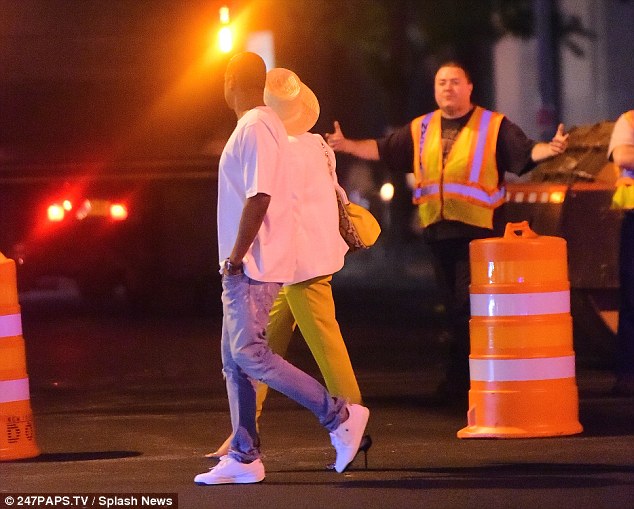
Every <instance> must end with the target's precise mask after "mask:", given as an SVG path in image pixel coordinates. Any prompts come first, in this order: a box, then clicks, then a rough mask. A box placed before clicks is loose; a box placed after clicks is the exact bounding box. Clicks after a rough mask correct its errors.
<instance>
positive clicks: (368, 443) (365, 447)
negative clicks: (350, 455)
mask: <svg viewBox="0 0 634 509" xmlns="http://www.w3.org/2000/svg"><path fill="white" fill-rule="evenodd" d="M370 447H372V437H371V436H370V435H363V437H361V443H360V444H359V449H358V450H357V454H356V455H355V457H354V459H357V456H358V455H359V453H360V452H362V453H363V460H364V465H365V469H366V470H367V469H368V451H369V450H370ZM352 461H354V460H352ZM334 469H335V464H334V463H330V464H328V465H326V470H334Z"/></svg>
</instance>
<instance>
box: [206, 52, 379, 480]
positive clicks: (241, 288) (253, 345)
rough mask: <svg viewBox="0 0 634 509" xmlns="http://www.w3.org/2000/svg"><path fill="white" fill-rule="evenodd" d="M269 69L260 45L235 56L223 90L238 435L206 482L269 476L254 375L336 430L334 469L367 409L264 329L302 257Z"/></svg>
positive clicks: (223, 193) (222, 200) (226, 311)
mask: <svg viewBox="0 0 634 509" xmlns="http://www.w3.org/2000/svg"><path fill="white" fill-rule="evenodd" d="M265 81H266V67H265V65H264V61H263V60H262V58H261V57H259V56H258V55H256V54H255V53H250V52H243V53H238V54H237V55H235V56H233V57H232V58H231V60H230V61H229V63H228V64H227V68H226V71H225V81H224V95H225V100H226V102H227V105H228V106H229V108H230V109H232V110H233V111H234V113H235V114H236V117H237V124H236V127H235V129H234V131H233V133H232V134H231V136H230V137H229V140H228V141H227V144H226V145H225V148H224V150H223V152H222V155H221V157H220V165H219V169H218V219H217V220H218V251H219V262H220V273H221V274H222V305H223V322H222V338H221V354H222V365H223V374H224V377H225V380H226V386H227V396H228V399H229V410H230V414H231V424H232V428H233V438H232V440H231V446H230V448H229V453H228V454H227V455H226V456H224V457H223V458H221V459H220V461H219V462H218V464H217V465H216V466H215V467H213V468H211V469H210V470H209V471H208V472H204V473H202V474H198V475H197V476H196V477H194V482H195V483H196V484H200V485H216V484H232V483H239V484H245V483H256V482H260V481H262V480H263V479H264V477H265V471H264V465H263V464H262V461H261V459H260V438H259V435H258V431H257V426H256V418H255V409H256V395H255V392H256V391H255V382H254V381H255V380H259V381H262V382H264V383H266V384H267V385H268V386H269V387H272V388H273V389H275V390H277V391H278V392H281V393H282V394H284V395H286V396H288V397H290V398H291V399H293V400H294V401H296V402H297V403H299V404H300V405H302V406H304V407H306V408H307V409H309V410H310V411H311V412H313V414H314V415H315V416H316V417H317V418H318V419H319V422H320V424H321V425H322V426H324V427H325V428H326V429H327V430H328V431H329V432H330V436H331V441H332V444H333V446H334V448H335V451H336V460H335V469H336V470H337V471H338V472H343V471H344V470H345V469H346V468H347V467H348V465H349V464H350V462H351V461H352V460H353V459H354V457H355V455H356V453H357V451H358V449H359V444H360V443H361V439H362V437H363V433H364V431H365V427H366V424H367V421H368V417H369V410H368V409H367V408H366V407H364V406H361V405H355V404H349V403H347V402H346V401H345V399H343V398H340V397H336V396H332V395H330V394H329V393H328V391H327V390H326V388H325V387H323V386H322V385H321V384H320V383H319V382H317V380H315V379H314V378H312V377H311V376H309V375H307V374H306V373H304V372H303V371H301V370H299V369H298V368H296V367H295V366H293V365H292V364H290V363H289V362H287V361H285V360H284V359H283V358H282V357H281V356H279V355H277V354H275V353H274V352H273V351H272V350H271V348H270V347H269V345H268V343H267V339H266V334H265V329H266V325H267V322H268V317H269V312H270V310H271V306H272V304H273V301H274V300H275V299H276V298H277V295H278V294H279V291H280V289H281V287H282V283H285V282H288V281H292V279H293V277H294V272H295V267H296V262H297V256H296V249H295V241H296V236H297V229H296V228H295V219H294V218H295V214H296V209H297V204H296V203H295V198H294V194H293V184H294V181H295V179H294V177H293V172H292V168H291V166H290V165H289V162H288V154H289V142H288V138H287V136H286V131H285V129H284V125H283V124H282V121H281V120H280V118H279V117H278V116H277V114H276V113H275V112H274V111H273V110H272V109H271V108H270V107H268V106H266V105H265V104H264V100H263V95H264V94H263V92H264V85H265Z"/></svg>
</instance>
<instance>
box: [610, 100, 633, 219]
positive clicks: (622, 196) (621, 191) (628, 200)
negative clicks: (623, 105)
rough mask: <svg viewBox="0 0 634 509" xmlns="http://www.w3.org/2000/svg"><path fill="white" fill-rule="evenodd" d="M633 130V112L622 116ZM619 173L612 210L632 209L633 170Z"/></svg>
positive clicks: (624, 169)
mask: <svg viewBox="0 0 634 509" xmlns="http://www.w3.org/2000/svg"><path fill="white" fill-rule="evenodd" d="M623 116H624V117H625V119H626V120H627V121H628V122H629V123H630V125H631V126H632V129H634V110H630V111H628V112H626V113H624V114H623ZM620 170H621V172H620V175H619V177H618V178H617V180H616V182H615V185H616V191H615V192H614V196H612V208H615V209H634V168H620Z"/></svg>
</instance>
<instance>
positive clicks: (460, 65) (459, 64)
mask: <svg viewBox="0 0 634 509" xmlns="http://www.w3.org/2000/svg"><path fill="white" fill-rule="evenodd" d="M443 67H456V68H457V69H462V71H463V72H464V75H465V76H466V78H467V83H472V81H471V73H470V72H469V69H467V67H466V66H465V65H464V64H463V63H462V62H459V61H458V60H447V61H446V62H443V63H442V64H440V65H439V66H438V71H440V69H442V68H443Z"/></svg>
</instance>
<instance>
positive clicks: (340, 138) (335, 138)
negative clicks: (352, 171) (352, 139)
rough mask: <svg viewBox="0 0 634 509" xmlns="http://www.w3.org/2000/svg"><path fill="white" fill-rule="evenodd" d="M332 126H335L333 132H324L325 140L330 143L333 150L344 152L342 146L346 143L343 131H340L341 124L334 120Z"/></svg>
mask: <svg viewBox="0 0 634 509" xmlns="http://www.w3.org/2000/svg"><path fill="white" fill-rule="evenodd" d="M334 128H335V132H333V133H326V141H327V142H328V145H330V146H331V147H332V149H333V150H334V151H335V152H345V148H344V146H345V144H346V141H347V139H346V137H345V136H344V135H343V132H342V131H341V126H340V125H339V122H338V121H336V120H335V122H334Z"/></svg>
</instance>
